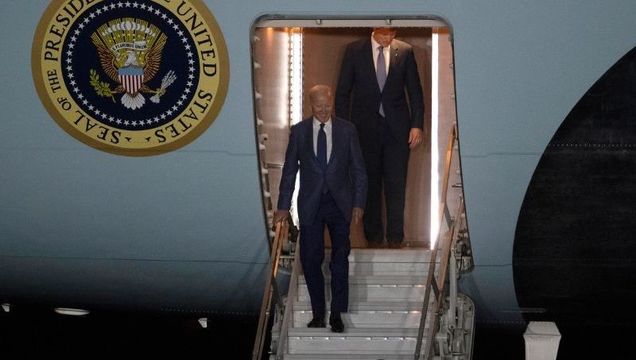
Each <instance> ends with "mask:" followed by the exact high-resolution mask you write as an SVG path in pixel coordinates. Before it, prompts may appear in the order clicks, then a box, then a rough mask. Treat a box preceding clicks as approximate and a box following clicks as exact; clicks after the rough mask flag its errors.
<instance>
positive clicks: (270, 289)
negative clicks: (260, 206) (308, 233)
mask: <svg viewBox="0 0 636 360" xmlns="http://www.w3.org/2000/svg"><path fill="white" fill-rule="evenodd" d="M275 229H276V230H275V232H274V240H273V243H272V247H271V253H270V258H269V261H270V262H269V264H270V266H269V267H268V269H267V276H266V280H265V288H264V290H263V300H262V302H261V310H260V315H259V318H258V325H257V328H256V337H255V339H254V347H253V348H252V349H253V350H252V360H260V358H261V355H262V353H263V345H264V344H265V338H266V336H267V329H266V327H267V324H268V322H269V321H268V320H269V315H270V308H271V305H272V297H274V296H275V297H276V302H277V303H278V305H279V308H280V307H281V306H283V307H284V305H283V300H282V297H281V294H280V292H279V291H278V286H277V282H276V275H277V274H278V265H279V263H280V257H281V253H282V248H283V243H284V242H286V241H287V239H288V236H289V224H288V222H287V221H279V222H277V223H276V226H275Z"/></svg>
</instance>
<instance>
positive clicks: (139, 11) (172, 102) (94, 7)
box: [32, 0, 229, 156]
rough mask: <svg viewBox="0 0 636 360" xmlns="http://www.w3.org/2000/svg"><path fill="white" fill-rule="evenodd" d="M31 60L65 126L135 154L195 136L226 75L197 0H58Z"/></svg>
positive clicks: (99, 144)
mask: <svg viewBox="0 0 636 360" xmlns="http://www.w3.org/2000/svg"><path fill="white" fill-rule="evenodd" d="M32 70H33V79H34V81H35V87H36V89H37V91H38V94H39V96H40V99H41V100H42V102H43V103H44V105H45V107H46V109H47V111H48V112H49V114H50V115H51V116H52V117H53V119H55V121H56V122H57V123H58V124H59V125H60V126H61V127H62V128H63V129H64V130H65V131H66V132H67V133H69V134H70V135H72V136H73V137H75V138H76V139H78V140H80V141H82V142H84V143H86V144H88V145H90V146H92V147H95V148H97V149H99V150H103V151H107V152H110V153H115V154H120V155H133V156H143V155H155V154H160V153H164V152H166V151H171V150H174V149H177V148H179V147H181V146H184V145H185V144H188V143H190V142H191V141H193V140H194V139H195V138H196V137H197V136H199V135H200V134H201V133H202V132H203V131H205V130H206V129H207V128H208V127H209V126H210V125H211V124H212V122H213V121H214V119H215V117H216V116H217V115H218V113H219V111H220V109H221V106H222V104H223V101H224V100H225V95H226V93H227V85H228V78H229V63H228V55H227V49H226V47H225V42H224V40H223V36H222V34H221V31H220V29H219V27H218V25H217V23H216V21H215V20H214V17H213V16H212V14H211V13H210V11H209V10H208V9H207V8H206V7H205V5H204V4H203V2H202V1H198V0H54V1H52V2H51V4H50V5H49V7H48V8H47V10H46V11H45V13H44V15H43V16H42V19H41V20H40V23H39V25H38V27H37V30H36V33H35V39H34V42H33V51H32Z"/></svg>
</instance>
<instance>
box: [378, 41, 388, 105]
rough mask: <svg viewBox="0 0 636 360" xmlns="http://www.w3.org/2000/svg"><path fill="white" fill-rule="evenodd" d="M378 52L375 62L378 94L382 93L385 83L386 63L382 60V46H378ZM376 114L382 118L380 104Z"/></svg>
mask: <svg viewBox="0 0 636 360" xmlns="http://www.w3.org/2000/svg"><path fill="white" fill-rule="evenodd" d="M378 50H379V52H378V61H377V62H376V69H375V76H376V77H377V78H378V86H379V87H380V92H382V89H384V84H385V83H386V62H385V60H384V48H383V47H382V46H378ZM378 112H379V113H380V115H382V116H384V109H383V108H382V103H380V109H379V110H378Z"/></svg>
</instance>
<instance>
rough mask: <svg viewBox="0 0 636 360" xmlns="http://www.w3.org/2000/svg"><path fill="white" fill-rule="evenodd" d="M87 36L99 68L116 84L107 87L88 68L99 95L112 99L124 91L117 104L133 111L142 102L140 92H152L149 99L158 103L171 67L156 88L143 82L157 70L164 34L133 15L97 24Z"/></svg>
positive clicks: (169, 80)
mask: <svg viewBox="0 0 636 360" xmlns="http://www.w3.org/2000/svg"><path fill="white" fill-rule="evenodd" d="M91 39H92V42H93V45H95V47H96V49H97V53H98V55H99V62H100V64H101V66H102V70H103V71H104V73H106V75H107V76H108V77H109V78H110V79H111V80H113V81H115V82H116V83H118V84H119V85H117V86H116V87H115V88H114V89H112V90H111V89H110V84H109V83H107V82H102V81H100V79H99V75H98V73H97V71H95V70H93V69H91V71H90V83H91V85H92V86H93V88H94V89H95V91H96V92H97V94H98V95H99V96H104V97H111V98H112V99H113V101H114V100H115V98H114V95H115V94H120V93H124V94H123V95H122V97H121V100H120V101H121V103H122V104H123V105H124V107H126V108H128V109H131V110H135V109H139V108H141V107H142V106H144V104H145V103H146V99H145V97H144V96H143V95H142V93H146V94H147V93H151V94H154V96H153V97H151V98H150V100H151V101H152V102H155V103H158V102H159V99H160V97H161V95H163V94H165V92H166V88H167V87H168V86H170V84H172V83H173V82H174V80H175V79H176V76H175V74H174V72H173V71H172V70H171V71H169V72H168V73H167V74H166V75H165V76H164V78H163V80H162V83H161V86H160V87H159V88H158V89H155V90H153V89H151V88H149V87H148V86H147V85H146V83H147V82H148V81H150V80H152V79H153V78H154V77H155V75H157V72H158V71H159V67H160V65H161V56H162V52H163V49H164V47H165V45H166V41H167V36H166V35H165V34H164V33H163V32H161V30H159V29H158V28H157V27H156V26H154V25H152V24H150V23H149V22H148V21H145V20H141V19H134V18H122V19H115V20H111V21H109V22H108V23H106V24H103V25H102V26H100V27H99V28H98V29H97V30H96V31H95V32H94V33H93V34H92V35H91Z"/></svg>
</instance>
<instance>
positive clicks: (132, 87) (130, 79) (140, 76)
mask: <svg viewBox="0 0 636 360" xmlns="http://www.w3.org/2000/svg"><path fill="white" fill-rule="evenodd" d="M117 74H118V76H119V82H120V83H121V85H122V86H123V88H124V90H126V92H127V93H129V94H132V95H136V94H137V93H138V92H139V89H140V88H141V85H143V83H144V69H143V68H141V67H139V66H127V67H123V68H119V70H117Z"/></svg>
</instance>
